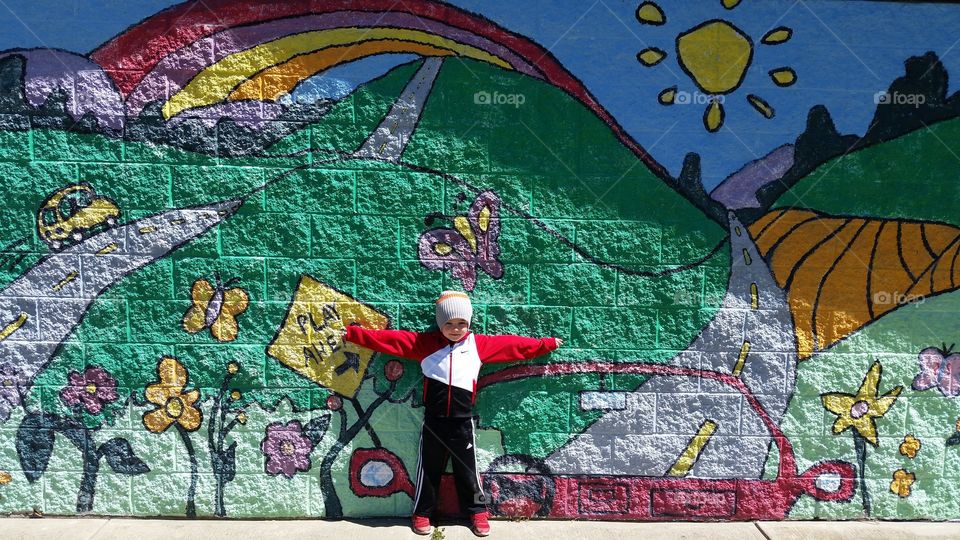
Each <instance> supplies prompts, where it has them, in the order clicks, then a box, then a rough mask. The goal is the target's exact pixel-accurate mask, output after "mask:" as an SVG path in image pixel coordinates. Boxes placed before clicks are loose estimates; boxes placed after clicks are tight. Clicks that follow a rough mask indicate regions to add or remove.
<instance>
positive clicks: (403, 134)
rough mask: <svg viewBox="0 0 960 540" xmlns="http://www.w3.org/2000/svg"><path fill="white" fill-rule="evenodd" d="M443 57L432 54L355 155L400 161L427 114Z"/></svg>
mask: <svg viewBox="0 0 960 540" xmlns="http://www.w3.org/2000/svg"><path fill="white" fill-rule="evenodd" d="M441 65H443V59H442V58H437V57H430V58H427V59H426V60H424V61H423V65H422V66H420V69H418V70H417V72H416V73H415V74H414V75H413V77H412V78H411V79H410V82H408V83H407V86H405V87H404V89H403V91H402V92H401V93H400V96H399V97H398V98H397V101H396V102H394V104H393V106H392V107H391V108H390V112H389V113H387V116H385V117H384V119H383V121H382V122H380V125H379V126H377V129H375V130H374V131H373V133H372V134H371V135H370V137H368V138H367V140H366V141H364V143H363V144H362V145H361V146H360V148H359V149H358V150H357V151H356V152H354V153H353V155H354V157H358V158H370V159H382V160H387V161H398V160H399V159H400V156H401V155H402V154H403V151H404V150H405V149H406V147H407V144H408V143H409V142H410V138H411V137H412V136H413V131H414V130H415V129H417V122H419V121H420V116H422V115H423V107H424V105H425V104H426V102H427V97H428V96H429V95H430V91H431V90H432V89H433V83H434V82H435V81H436V80H437V74H438V73H440V66H441Z"/></svg>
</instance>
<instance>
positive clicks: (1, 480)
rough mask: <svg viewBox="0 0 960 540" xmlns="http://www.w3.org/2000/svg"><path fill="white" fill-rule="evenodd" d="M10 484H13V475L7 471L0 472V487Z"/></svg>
mask: <svg viewBox="0 0 960 540" xmlns="http://www.w3.org/2000/svg"><path fill="white" fill-rule="evenodd" d="M10 482H13V475H11V474H10V473H8V472H7V471H0V486H5V485H7V484H9V483H10Z"/></svg>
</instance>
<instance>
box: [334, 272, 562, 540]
mask: <svg viewBox="0 0 960 540" xmlns="http://www.w3.org/2000/svg"><path fill="white" fill-rule="evenodd" d="M436 307H437V327H438V328H439V331H436V332H425V333H417V332H409V331H405V330H367V329H364V328H361V327H359V326H350V327H348V328H347V331H346V335H345V338H346V340H347V341H350V342H352V343H356V344H357V345H360V346H362V347H366V348H369V349H373V350H374V351H377V352H381V353H384V354H389V355H393V356H397V357H400V358H406V359H410V360H417V361H419V362H420V368H421V369H422V370H423V404H424V409H425V410H424V415H423V416H424V419H423V427H422V429H421V432H420V460H419V462H418V463H417V489H416V493H415V497H414V501H413V518H412V525H411V526H412V528H413V532H415V533H417V534H424V535H425V534H430V532H431V527H430V516H431V514H433V511H434V509H435V508H436V502H437V491H438V489H439V486H440V476H441V475H442V474H443V470H444V469H445V468H446V466H447V458H448V457H449V456H450V455H452V457H453V474H454V480H455V484H456V487H457V497H458V499H459V500H460V507H461V509H462V510H464V511H466V512H467V513H468V514H470V522H471V529H472V530H473V533H474V534H475V535H477V536H486V535H488V534H490V524H489V523H488V521H487V519H488V517H489V516H488V514H487V508H486V498H485V497H484V495H483V489H482V488H481V485H480V477H479V475H478V474H477V461H476V457H475V455H474V430H475V426H474V410H473V405H474V403H475V401H476V397H477V373H478V372H479V371H480V365H481V364H486V363H489V362H513V361H516V360H529V359H531V358H536V357H537V356H540V355H543V354H546V353H548V352H550V351H552V350H554V349H556V348H557V347H559V346H560V345H562V344H563V342H562V341H561V340H559V339H556V338H543V339H538V338H529V337H521V336H509V335H503V336H485V335H482V334H474V333H472V332H471V331H470V319H471V318H472V316H473V307H472V306H471V304H470V298H469V297H468V296H467V295H466V293H462V292H458V291H444V292H443V293H442V294H441V295H440V298H439V299H438V300H437V306H436Z"/></svg>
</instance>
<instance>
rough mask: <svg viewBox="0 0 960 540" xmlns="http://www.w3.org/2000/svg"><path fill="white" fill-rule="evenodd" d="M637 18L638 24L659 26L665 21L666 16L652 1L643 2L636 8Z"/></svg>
mask: <svg viewBox="0 0 960 540" xmlns="http://www.w3.org/2000/svg"><path fill="white" fill-rule="evenodd" d="M637 20H638V21H640V24H652V25H654V26H661V25H664V24H666V23H667V16H666V15H665V14H664V13H663V10H662V9H660V6H658V5H657V4H655V3H654V2H644V3H642V4H640V7H638V8H637Z"/></svg>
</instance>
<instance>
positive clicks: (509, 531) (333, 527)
mask: <svg viewBox="0 0 960 540" xmlns="http://www.w3.org/2000/svg"><path fill="white" fill-rule="evenodd" d="M0 520H2V521H0V528H2V530H3V533H2V534H0V537H2V538H3V539H4V540H20V539H53V540H65V539H69V540H91V539H96V540H107V539H110V540H113V539H123V540H128V539H130V538H134V539H136V540H180V539H183V540H215V539H229V540H247V539H261V538H262V539H273V538H284V539H307V538H337V539H341V540H342V539H346V540H367V539H370V540H388V539H393V538H411V539H412V538H430V537H423V536H417V535H415V534H413V533H412V532H411V531H410V528H409V527H408V526H407V520H405V519H404V520H399V519H370V520H358V521H321V520H298V521H293V520H290V521H239V520H192V521H187V520H177V519H130V518H115V519H110V518H82V519H74V518H39V519H30V518H0ZM491 527H492V529H493V532H492V534H491V536H490V537H491V538H498V539H503V540H534V539H539V538H546V539H556V538H563V539H567V538H572V539H590V540H595V539H613V538H644V539H656V540H660V539H662V538H685V539H686V538H689V539H705V538H709V540H799V539H817V540H819V539H828V540H830V539H836V540H848V539H849V540H885V539H895V540H909V539H921V538H924V539H928V538H929V539H932V538H937V539H939V538H957V539H960V522H952V523H929V522H905V521H900V522H894V521H887V522H876V521H870V522H857V521H784V522H748V523H622V522H611V521H522V522H511V521H494V522H492V523H491ZM440 528H441V529H443V538H444V539H446V540H463V539H472V538H475V537H474V536H473V534H472V533H471V532H470V530H469V529H468V528H467V527H466V526H465V525H463V524H459V523H448V524H443V525H441V527H440Z"/></svg>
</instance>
